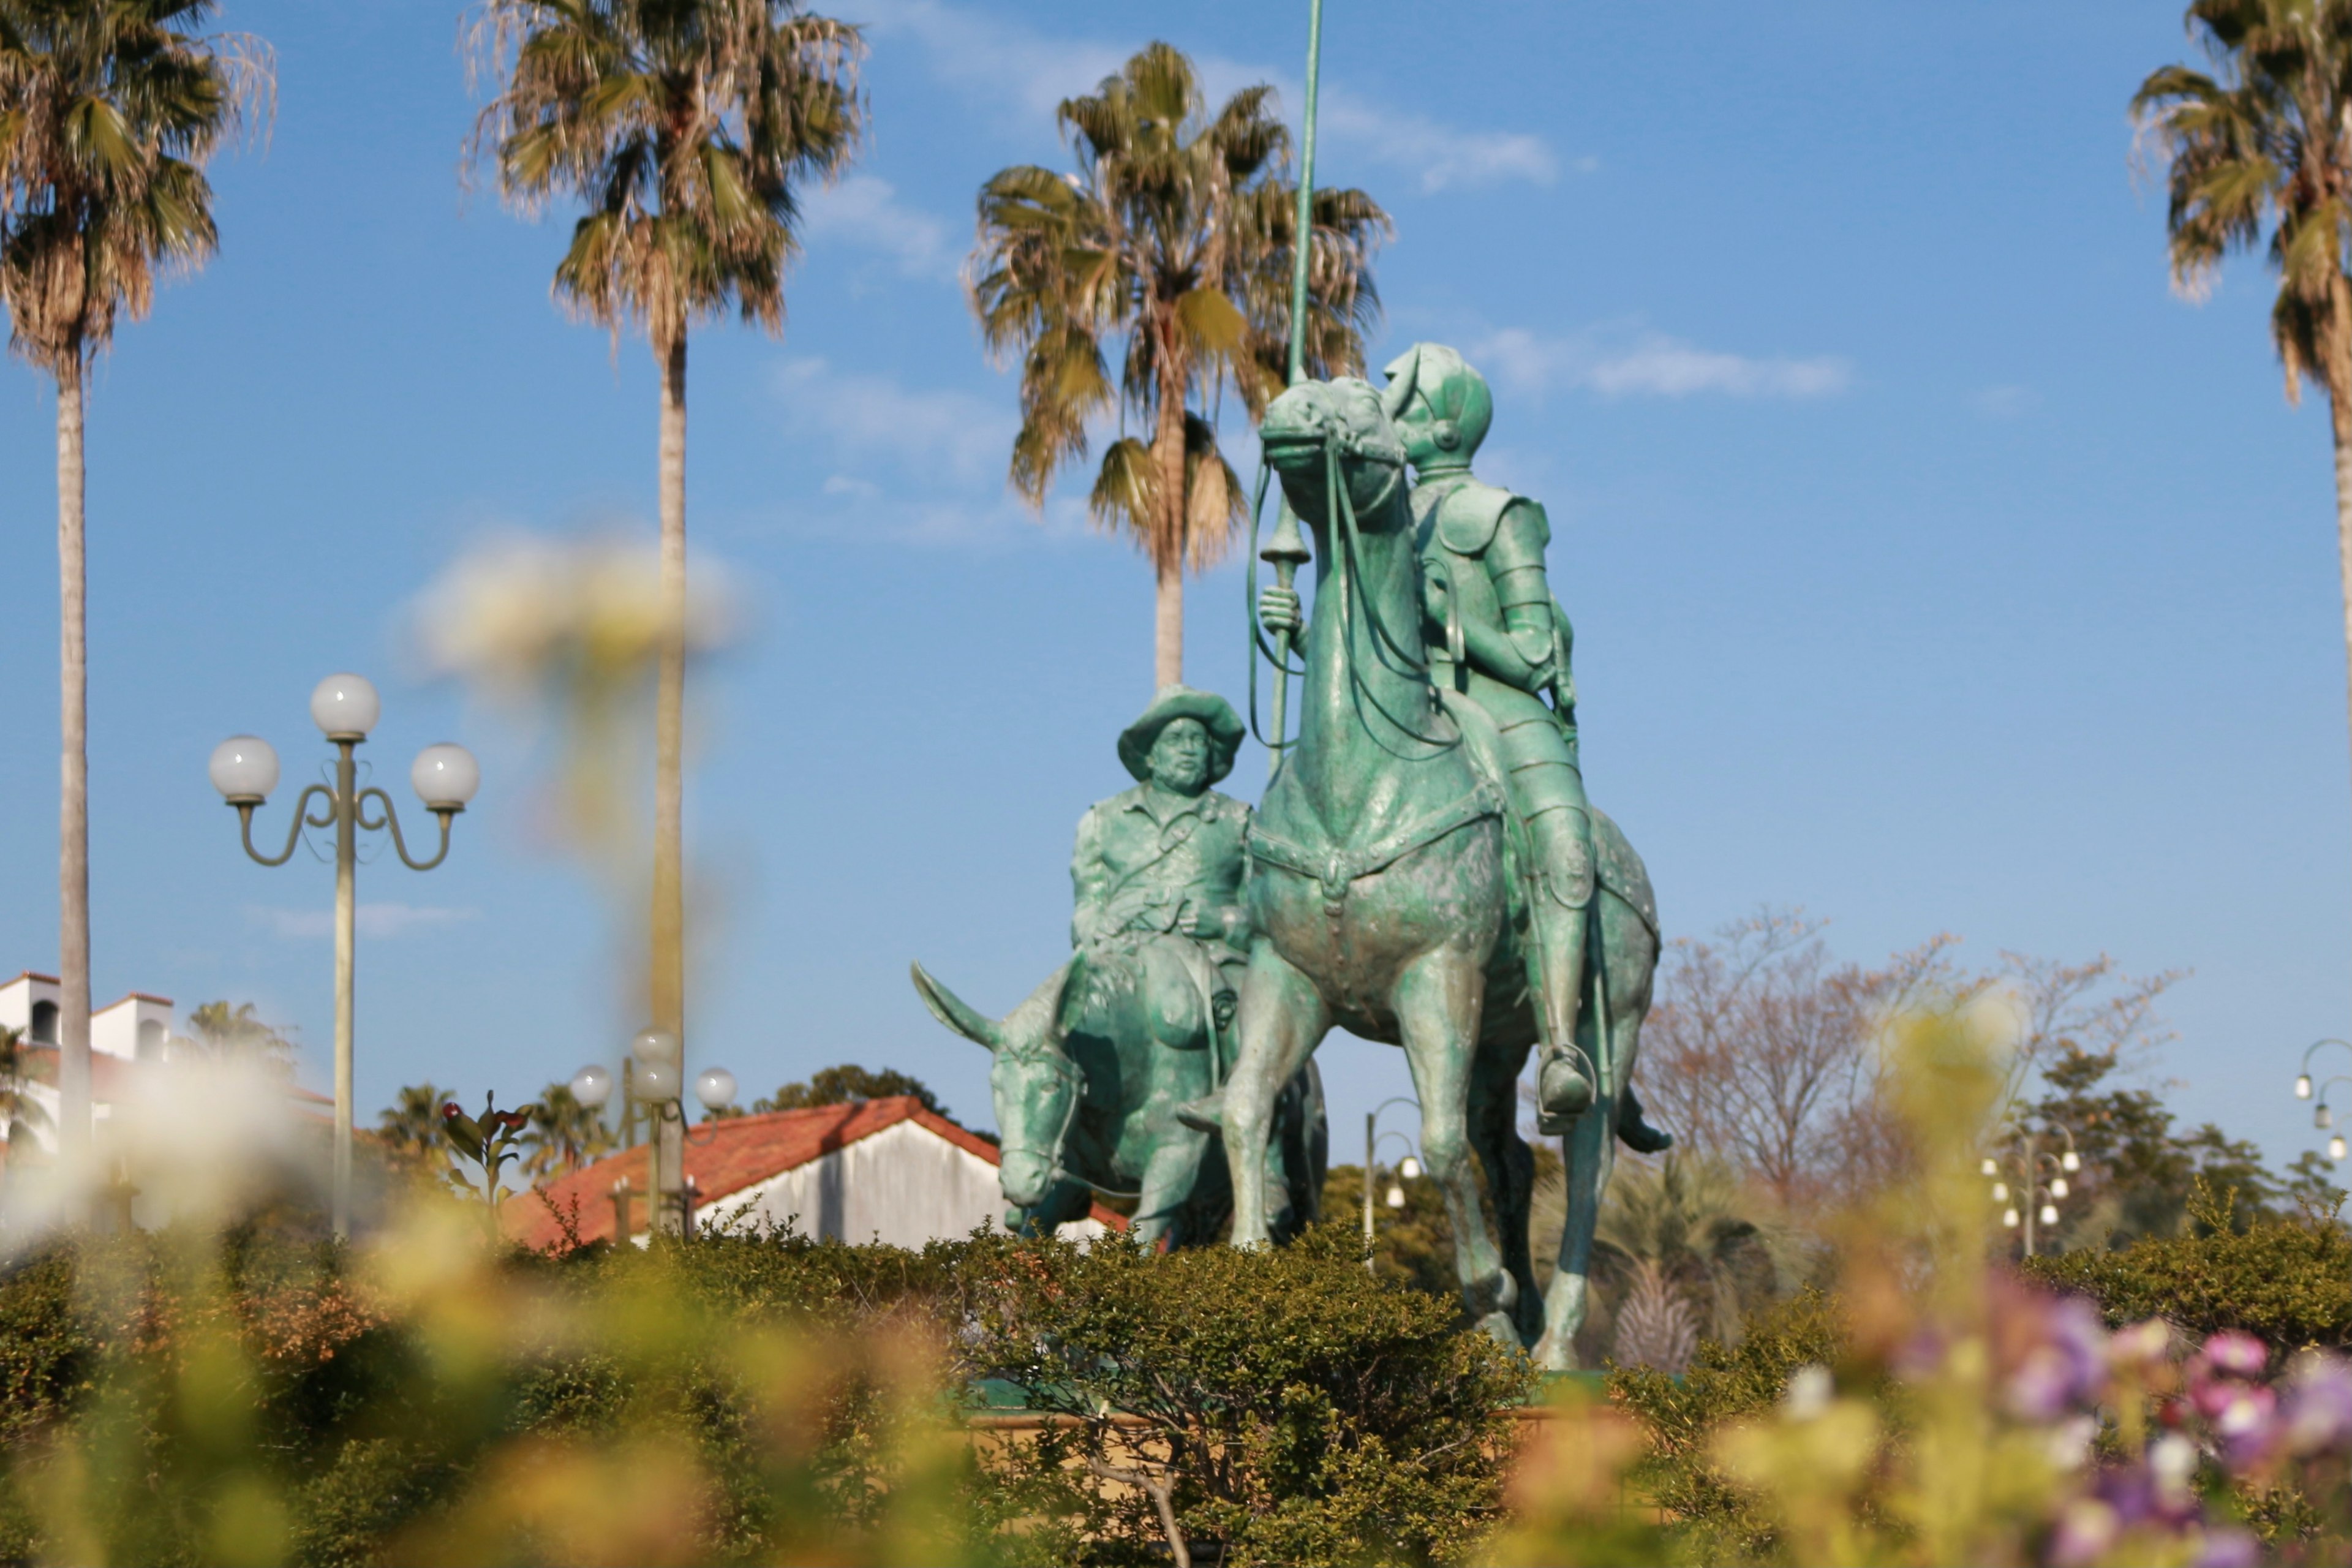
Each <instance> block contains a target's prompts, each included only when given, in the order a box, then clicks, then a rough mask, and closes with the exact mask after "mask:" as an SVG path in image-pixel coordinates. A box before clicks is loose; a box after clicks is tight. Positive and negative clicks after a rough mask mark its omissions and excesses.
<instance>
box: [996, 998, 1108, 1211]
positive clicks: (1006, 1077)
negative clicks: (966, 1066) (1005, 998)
mask: <svg viewBox="0 0 2352 1568" xmlns="http://www.w3.org/2000/svg"><path fill="white" fill-rule="evenodd" d="M1083 1087H1084V1086H1083V1084H1082V1082H1081V1081H1080V1078H1079V1074H1078V1068H1077V1064H1076V1063H1075V1062H1073V1061H1072V1060H1070V1058H1069V1057H1068V1055H1067V1054H1066V1052H1064V1051H1063V1049H1062V1047H1061V1042H1060V1041H1059V1040H1057V1039H1055V1038H1052V1037H1046V1038H1042V1039H1033V1040H1027V1041H1022V1042H1018V1043H1015V1042H1011V1041H1008V1042H1007V1043H1006V1044H1004V1045H1003V1046H1000V1047H997V1051H996V1065H995V1066H994V1067H992V1068H990V1069H989V1073H988V1092H989V1097H990V1098H991V1099H992V1100H994V1102H995V1106H996V1127H997V1131H998V1134H999V1136H1000V1137H1002V1138H1003V1146H1002V1150H1001V1155H1000V1168H999V1171H998V1175H997V1181H998V1184H1000V1185H1001V1186H1002V1187H1003V1189H1004V1201H1005V1202H1006V1203H1009V1204H1011V1205H1013V1206H1014V1207H1016V1208H1035V1207H1036V1206H1037V1205H1040V1204H1042V1203H1044V1202H1045V1197H1046V1194H1048V1193H1050V1192H1052V1191H1053V1188H1054V1182H1055V1178H1056V1177H1057V1176H1058V1175H1059V1174H1060V1173H1061V1169H1062V1144H1063V1142H1064V1141H1065V1140H1066V1139H1067V1138H1068V1137H1069V1135H1070V1122H1071V1120H1072V1118H1073V1117H1074V1115H1075V1114H1076V1110H1077V1105H1078V1091H1079V1090H1080V1089H1081V1088H1083Z"/></svg>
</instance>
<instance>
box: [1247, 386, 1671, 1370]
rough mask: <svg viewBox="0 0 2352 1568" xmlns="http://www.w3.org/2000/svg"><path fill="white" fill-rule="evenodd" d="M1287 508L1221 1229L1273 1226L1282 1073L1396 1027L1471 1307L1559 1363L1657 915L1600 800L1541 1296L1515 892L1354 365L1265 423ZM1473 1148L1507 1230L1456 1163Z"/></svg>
mask: <svg viewBox="0 0 2352 1568" xmlns="http://www.w3.org/2000/svg"><path fill="white" fill-rule="evenodd" d="M1259 435H1260V439H1261V441H1262V443H1263V445H1264V449H1265V455H1266V460H1267V462H1268V463H1269V464H1271V465H1272V467H1273V468H1274V470H1275V472H1276V474H1277V475H1279V476H1280V479H1281V481H1282V485H1283V489H1284V491H1285V493H1286V495H1287V496H1288V498H1289V500H1290V504H1291V508H1292V510H1294V511H1296V512H1297V515H1298V517H1299V518H1300V519H1301V520H1302V521H1305V522H1307V524H1308V526H1309V527H1310V528H1312V530H1313V531H1314V535H1315V550H1314V555H1315V561H1316V592H1315V605H1314V614H1313V618H1312V619H1311V620H1310V622H1309V623H1308V626H1307V643H1306V661H1307V684H1306V691H1305V696H1304V700H1303V702H1302V705H1301V711H1300V729H1299V734H1298V738H1297V743H1296V745H1295V746H1294V747H1293V748H1292V750H1291V751H1290V752H1289V753H1288V754H1287V756H1286V759H1285V761H1284V763H1283V764H1282V768H1281V771H1280V772H1279V773H1277V774H1276V777H1275V780H1274V782H1273V784H1272V785H1271V786H1270V787H1269V788H1268V790H1267V792H1266V797H1265V804H1264V805H1261V806H1260V807H1259V808H1258V812H1257V816H1256V819H1255V824H1254V825H1253V826H1252V828H1251V833H1250V839H1249V844H1250V855H1251V861H1252V869H1251V875H1250V879H1249V902H1250V909H1251V913H1252V918H1253V922H1254V925H1255V930H1256V931H1257V932H1258V938H1257V941H1256V942H1255V945H1254V946H1253V948H1252V950H1251V953H1250V962H1249V968H1248V971H1247V974H1246V977H1245V979H1244V982H1243V984H1242V988H1241V998H1240V1011H1239V1016H1238V1019H1237V1022H1238V1025H1239V1028H1240V1035H1241V1051H1240V1056H1239V1058H1238V1059H1237V1060H1236V1062H1235V1063H1234V1071H1233V1074H1232V1077H1231V1079H1229V1081H1228V1082H1227V1085H1226V1088H1225V1091H1224V1094H1223V1110H1222V1117H1221V1120H1222V1123H1223V1131H1224V1135H1225V1140H1226V1157H1227V1160H1228V1162H1229V1163H1230V1164H1231V1167H1232V1173H1233V1188H1234V1207H1235V1220H1234V1242H1235V1244H1236V1245H1244V1246H1246V1245H1262V1244H1265V1243H1266V1242H1267V1241H1269V1240H1270V1239H1271V1232H1270V1227H1269V1224H1268V1216H1269V1213H1270V1212H1271V1211H1269V1209H1268V1207H1267V1196H1268V1194H1267V1192H1266V1178H1267V1171H1268V1164H1267V1160H1266V1152H1267V1149H1268V1144H1269V1142H1270V1141H1271V1139H1272V1138H1273V1137H1274V1135H1275V1132H1276V1120H1275V1110H1276V1098H1277V1093H1278V1091H1279V1090H1280V1089H1281V1087H1282V1086H1283V1085H1284V1084H1285V1083H1286V1082H1287V1081H1288V1080H1289V1079H1291V1078H1292V1077H1293V1076H1294V1075H1295V1074H1296V1073H1297V1072H1298V1071H1299V1070H1300V1068H1302V1067H1303V1066H1305V1065H1306V1064H1307V1061H1308V1060H1309V1058H1310V1057H1311V1056H1312V1054H1313V1052H1314V1050H1315V1047H1317V1045H1318V1044H1319V1043H1320V1042H1321V1041H1322V1039H1323V1037H1324V1036H1325V1035H1326V1034H1327V1033H1328V1032H1329V1031H1330V1030H1331V1029H1332V1028H1333V1027H1334V1026H1339V1027H1343V1028H1346V1029H1347V1030H1349V1032H1350V1033H1352V1034H1356V1035H1359V1036H1361V1037H1364V1038H1366V1039H1371V1040H1380V1041H1384V1042H1387V1043H1390V1044H1394V1045H1401V1046H1402V1047H1403V1048H1404V1052H1405V1056H1406V1058H1407V1060H1408V1062H1409V1063H1410V1065H1411V1068H1412V1079H1413V1087H1414V1089H1415V1092H1416V1094H1417V1096H1418V1098H1419V1100H1420V1101H1421V1108H1422V1136H1421V1152H1422V1158H1423V1163H1425V1164H1426V1165H1427V1167H1428V1169H1429V1172H1430V1174H1431V1175H1432V1176H1433V1177H1434V1178H1435V1180H1436V1181H1437V1183H1438V1185H1439V1187H1440V1188H1441V1190H1442V1191H1443V1193H1444V1198H1445V1205H1446V1209H1447V1212H1448V1214H1449V1215H1450V1216H1451V1217H1452V1220H1453V1225H1454V1267H1455V1270H1456V1272H1457V1275H1458V1277H1459V1279H1460V1281H1461V1286H1462V1292H1463V1299H1464V1300H1465V1303H1466V1304H1467V1306H1468V1308H1469V1310H1470V1313H1471V1315H1472V1316H1473V1317H1474V1318H1475V1319H1476V1320H1478V1321H1480V1322H1481V1323H1482V1324H1483V1325H1484V1326H1485V1327H1486V1330H1487V1331H1489V1332H1491V1333H1493V1334H1495V1335H1496V1337H1498V1338H1500V1339H1503V1340H1505V1341H1506V1342H1509V1343H1512V1344H1515V1345H1516V1344H1524V1343H1527V1342H1529V1341H1533V1342H1534V1343H1535V1354H1536V1357H1537V1360H1538V1362H1539V1363H1541V1364H1543V1365H1544V1366H1546V1367H1548V1368H1566V1367H1569V1366H1572V1365H1573V1364H1574V1359H1575V1349H1574V1339H1575V1335H1576V1331H1577V1330H1578V1328H1579V1327H1580V1325H1581V1324H1582V1322H1583V1321H1584V1317H1585V1311H1586V1306H1587V1277H1588V1274H1589V1271H1590V1265H1591V1248H1592V1231H1593V1224H1594V1221H1595V1219H1596V1218H1597V1216H1598V1212H1599V1206H1600V1201H1601V1192H1602V1190H1603V1189H1604V1188H1605V1187H1606V1185H1607V1184H1608V1180H1609V1174H1610V1169H1611V1165H1612V1160H1613V1156H1614V1138H1613V1136H1612V1134H1613V1133H1614V1132H1615V1131H1616V1127H1617V1119H1618V1116H1619V1113H1620V1110H1621V1108H1622V1097H1623V1094H1624V1090H1625V1088H1626V1085H1627V1083H1628V1082H1629V1080H1630V1079H1631V1077H1632V1073H1633V1062H1634V1058H1635V1056H1636V1054H1637V1052H1638V1049H1639V1044H1640V1037H1641V1026H1642V1021H1643V1016H1644V1015H1645V1014H1646V1013H1647V1011H1648V1008H1649V1005H1650V987H1651V977H1652V973H1653V971H1654V969H1655V967H1656V964H1657V957H1658V934H1657V924H1656V915H1655V905H1654V900H1653V897H1652V894H1651V891H1650V885H1649V876H1648V873H1647V871H1646V870H1645V869H1644V868H1643V865H1642V861H1641V858H1640V857H1639V856H1637V855H1635V854H1634V852H1633V847H1632V846H1631V845H1629V844H1628V843H1627V842H1626V841H1625V838H1624V836H1623V835H1622V833H1621V832H1620V831H1619V830H1618V828H1617V826H1616V825H1615V824H1614V823H1612V822H1611V821H1610V820H1609V819H1608V818H1607V817H1606V816H1602V815H1601V813H1600V812H1599V811H1597V810H1596V811H1595V812H1594V813H1593V814H1592V827H1593V840H1594V848H1595V854H1596V858H1597V860H1598V862H1599V865H1598V870H1599V873H1600V876H1599V882H1600V887H1599V890H1598V891H1597V892H1596V894H1595V898H1596V900H1597V904H1596V915H1597V918H1596V919H1595V920H1594V921H1592V922H1591V929H1592V930H1593V931H1594V933H1595V935H1594V938H1593V942H1594V946H1595V950H1596V951H1595V952H1594V953H1593V955H1592V960H1593V961H1592V962H1591V963H1588V964H1587V966H1586V968H1587V973H1588V976H1589V979H1588V983H1587V994H1586V996H1585V998H1584V1005H1583V1006H1582V1007H1581V1009H1580V1022H1579V1025H1578V1030H1577V1043H1578V1045H1579V1047H1580V1048H1581V1049H1582V1051H1583V1052H1584V1054H1585V1057H1586V1058H1587V1061H1588V1062H1589V1063H1590V1065H1591V1068H1592V1069H1593V1070H1592V1077H1593V1079H1594V1086H1595V1090H1596V1098H1595V1101H1594V1104H1593V1106H1592V1109H1591V1110H1588V1111H1587V1112H1585V1113H1584V1114H1583V1115H1582V1116H1581V1117H1580V1118H1579V1119H1578V1121H1576V1123H1575V1125H1574V1126H1573V1127H1572V1128H1571V1130H1570V1132H1569V1133H1568V1135H1567V1137H1566V1138H1565V1140H1564V1142H1565V1152H1566V1164H1567V1172H1568V1199H1569V1201H1568V1225H1567V1230H1566V1233H1565V1235H1564V1236H1563V1237H1562V1238H1561V1243H1560V1254H1559V1271H1558V1273H1557V1274H1556V1276H1555V1277H1554V1279H1553V1283H1552V1286H1551V1290H1550V1293H1549V1297H1548V1298H1547V1299H1546V1300H1545V1301H1544V1303H1543V1307H1542V1310H1541V1311H1540V1313H1538V1310H1537V1306H1536V1289H1535V1275H1534V1270H1533V1267H1532V1263H1531V1260H1530V1258H1529V1254H1528V1205H1529V1198H1530V1195H1531V1188H1532V1186H1533V1176H1534V1160H1533V1156H1532V1154H1531V1152H1530V1151H1529V1150H1528V1146H1527V1143H1526V1142H1525V1141H1524V1140H1523V1139H1521V1137H1520V1136H1519V1133H1518V1130H1517V1083H1518V1079H1519V1074H1520V1071H1521V1069H1522V1068H1524V1067H1525V1065H1526V1062H1527V1058H1528V1051H1529V1049H1530V1047H1532V1046H1533V1044H1534V1043H1535V1040H1536V1037H1537V1024H1536V1018H1535V1013H1534V1010H1533V1009H1532V1008H1531V1007H1530V1006H1529V1005H1528V994H1527V971H1526V965H1525V963H1524V961H1523V959H1522V957H1521V952H1520V943H1521V941H1522V926H1523V923H1524V921H1525V918H1526V916H1525V911H1524V910H1523V909H1520V908H1518V907H1517V902H1516V900H1517V898H1518V886H1519V883H1518V879H1517V877H1516V876H1515V875H1514V874H1513V869H1512V863H1513V862H1512V857H1513V853H1514V852H1513V849H1512V847H1511V845H1510V843H1509V840H1510V838H1511V837H1513V836H1514V835H1515V834H1516V831H1517V830H1516V827H1515V826H1513V825H1511V824H1509V823H1508V822H1507V809H1506V805H1505V796H1504V793H1503V790H1502V788H1501V786H1500V784H1499V779H1500V777H1501V775H1500V773H1499V772H1498V770H1497V768H1496V765H1495V762H1494V758H1493V753H1492V749H1491V741H1490V739H1489V737H1490V736H1491V733H1492V732H1491V731H1490V730H1488V729H1487V728H1486V724H1487V722H1488V721H1486V720H1485V718H1484V716H1483V715H1482V714H1481V713H1480V712H1479V711H1478V710H1477V709H1476V707H1475V704H1472V703H1470V702H1468V701H1454V700H1447V698H1446V696H1445V694H1444V693H1442V692H1440V691H1439V689H1437V688H1436V687H1435V686H1433V684H1432V683H1431V680H1430V679H1429V675H1428V658H1427V644H1426V642H1425V641H1424V638H1423V592H1422V584H1421V570H1420V560H1419V555H1418V552H1417V551H1416V549H1415V539H1414V527H1413V520H1412V510H1411V508H1410V506H1409V504H1408V501H1407V497H1406V481H1405V457H1404V448H1403V446H1402V442H1401V440H1400V439H1399V437H1398V436H1397V433H1396V430H1395V427H1394V426H1392V425H1391V423H1390V421H1389V418H1388V416H1387V415H1386V414H1385V413H1384V412H1383V411H1382V409H1381V399H1380V396H1379V395H1378V394H1377V393H1375V392H1374V391H1373V389H1372V388H1371V387H1370V385H1368V384H1365V383H1363V382H1360V381H1356V380H1352V379H1349V380H1341V381H1334V382H1328V383H1326V382H1307V383H1302V384H1298V385H1297V386H1293V387H1292V388H1290V389H1289V390H1288V391H1286V392H1285V393H1284V394H1283V395H1281V396H1280V397H1278V398H1276V400H1275V402H1274V405H1273V406H1272V407H1271V408H1269V409H1268V410H1267V412H1266V416H1265V424H1264V426H1263V427H1262V428H1261V430H1260V433H1259ZM1474 1152H1475V1154H1476V1155H1477V1156H1478V1158H1479V1159H1480V1160H1481V1161H1482V1162H1483V1163H1484V1164H1485V1166H1486V1177H1487V1183H1488V1185H1489V1188H1490V1190H1491V1192H1492V1194H1493V1198H1494V1206H1495V1213H1496V1218H1497V1220H1498V1221H1499V1222H1500V1224H1501V1227H1502V1238H1501V1240H1500V1241H1499V1242H1498V1240H1497V1238H1496V1234H1495V1232H1494V1230H1493V1229H1491V1228H1490V1227H1489V1226H1488V1225H1487V1223H1486V1217H1485V1215H1484V1213H1483V1211H1482V1209H1481V1206H1480V1203H1479V1193H1478V1186H1477V1182H1476V1180H1475V1176H1474V1174H1473V1173H1472V1171H1471V1167H1470V1158H1471V1155H1472V1154H1473V1153H1474Z"/></svg>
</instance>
